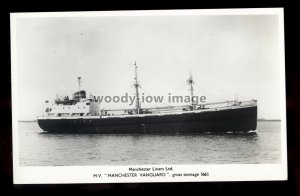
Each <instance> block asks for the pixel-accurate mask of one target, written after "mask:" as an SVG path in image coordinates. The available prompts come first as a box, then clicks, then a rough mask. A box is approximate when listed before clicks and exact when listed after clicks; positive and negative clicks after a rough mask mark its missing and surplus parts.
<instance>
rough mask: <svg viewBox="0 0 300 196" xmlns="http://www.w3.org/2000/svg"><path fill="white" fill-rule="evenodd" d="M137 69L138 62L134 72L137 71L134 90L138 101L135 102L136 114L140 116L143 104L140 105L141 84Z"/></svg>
mask: <svg viewBox="0 0 300 196" xmlns="http://www.w3.org/2000/svg"><path fill="white" fill-rule="evenodd" d="M137 68H138V66H137V65H136V62H134V70H135V77H134V84H133V86H134V88H135V94H136V100H135V109H136V113H137V114H139V113H140V110H141V104H140V95H139V87H140V84H139V82H138V76H137Z"/></svg>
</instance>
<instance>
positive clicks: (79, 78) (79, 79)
mask: <svg viewBox="0 0 300 196" xmlns="http://www.w3.org/2000/svg"><path fill="white" fill-rule="evenodd" d="M77 80H78V89H79V91H78V97H79V101H80V97H81V96H80V84H81V77H77Z"/></svg>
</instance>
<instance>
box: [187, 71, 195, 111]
mask: <svg viewBox="0 0 300 196" xmlns="http://www.w3.org/2000/svg"><path fill="white" fill-rule="evenodd" d="M187 83H188V85H190V91H191V105H192V107H193V109H195V103H194V99H193V97H194V87H193V84H194V83H195V82H194V80H193V76H192V73H191V70H190V77H189V78H188V80H187Z"/></svg>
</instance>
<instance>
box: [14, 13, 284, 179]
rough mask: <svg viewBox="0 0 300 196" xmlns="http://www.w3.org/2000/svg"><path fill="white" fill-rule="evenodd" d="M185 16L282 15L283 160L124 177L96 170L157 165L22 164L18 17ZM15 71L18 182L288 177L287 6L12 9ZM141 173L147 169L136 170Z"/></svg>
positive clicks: (180, 167) (120, 170)
mask: <svg viewBox="0 0 300 196" xmlns="http://www.w3.org/2000/svg"><path fill="white" fill-rule="evenodd" d="M173 15H176V16H181V15H185V16H186V15H278V17H279V39H280V62H281V66H280V69H281V83H280V84H281V86H280V90H281V150H282V153H281V154H282V158H281V163H280V164H218V165H155V167H162V168H166V167H172V168H173V170H172V171H170V172H168V173H169V174H170V177H147V178H145V177H135V178H133V177H122V178H108V177H101V178H97V177H96V178H95V177H93V175H94V174H103V175H104V174H106V173H128V172H129V167H143V168H144V167H150V168H152V166H153V165H138V166H134V165H130V166H55V167H54V166H53V167H52V166H51V167H48V166H47V167H24V166H20V165H19V151H18V149H19V141H18V138H19V136H18V119H17V111H18V109H17V108H18V105H17V103H18V102H17V97H18V94H17V92H18V91H17V88H18V86H17V84H18V82H17V79H18V77H17V64H18V63H17V58H16V57H17V50H16V49H17V45H16V44H17V43H16V31H17V29H16V28H17V27H16V20H17V18H30V17H40V18H41V17H79V16H80V17H96V16H173ZM10 19H11V55H12V56H11V63H12V65H11V72H12V114H13V115H12V121H13V122H12V128H13V133H12V134H13V179H14V184H51V183H62V184H64V183H120V182H126V183H133V182H194V181H265V180H287V144H286V99H285V59H284V26H283V25H284V19H283V8H260V9H210V10H208V9H203V10H155V11H101V12H44V13H11V15H10ZM201 172H208V173H209V176H200V177H174V178H173V177H172V174H174V173H201ZM136 173H137V174H138V175H139V174H140V173H143V172H136Z"/></svg>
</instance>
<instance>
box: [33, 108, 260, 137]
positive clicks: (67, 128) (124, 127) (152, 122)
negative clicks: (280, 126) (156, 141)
mask: <svg viewBox="0 0 300 196" xmlns="http://www.w3.org/2000/svg"><path fill="white" fill-rule="evenodd" d="M38 124H39V126H40V127H41V128H42V129H43V130H44V131H47V132H55V133H102V134H197V133H202V132H212V133H213V132H248V131H251V130H256V126H257V107H256V106H253V107H246V108H237V109H227V110H219V111H203V112H200V113H183V114H168V115H162V116H145V117H125V118H117V117H115V118H100V117H99V119H95V118H91V119H88V118H84V119H38Z"/></svg>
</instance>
